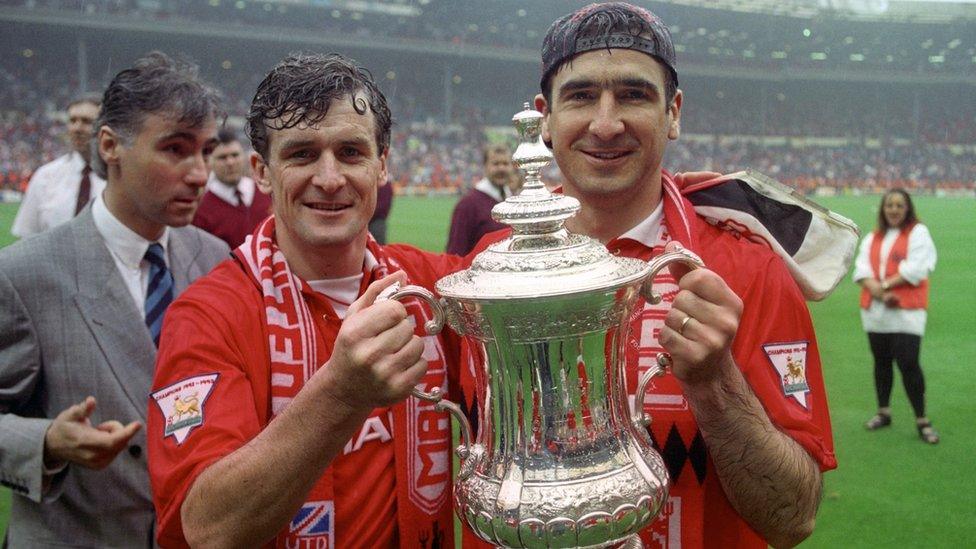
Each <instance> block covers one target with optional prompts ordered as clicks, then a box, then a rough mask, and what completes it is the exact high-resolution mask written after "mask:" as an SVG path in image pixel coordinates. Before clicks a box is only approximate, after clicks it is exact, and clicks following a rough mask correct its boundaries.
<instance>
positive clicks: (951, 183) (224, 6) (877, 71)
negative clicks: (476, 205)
mask: <svg viewBox="0 0 976 549" xmlns="http://www.w3.org/2000/svg"><path fill="white" fill-rule="evenodd" d="M584 3H586V2H585V1H581V0H573V1H566V2H559V3H551V2H531V3H527V2H517V1H514V0H495V1H493V2H447V1H445V0H376V1H372V2H352V1H342V0H333V1H332V2H330V3H329V6H327V7H323V5H322V3H321V2H315V1H312V0H306V1H302V0H288V1H279V0H262V1H250V0H236V1H235V0H208V1H205V2H204V1H191V0H91V1H84V2H83V1H80V0H0V29H2V31H3V32H0V52H2V55H0V185H2V186H3V188H6V189H22V188H23V186H24V185H25V184H26V181H27V178H28V177H29V174H30V173H31V171H32V170H33V169H34V168H36V167H37V166H39V165H41V164H42V163H44V162H46V161H48V160H50V159H51V158H53V157H55V156H57V155H58V154H61V153H62V151H63V150H64V148H65V145H64V144H63V142H62V141H61V139H62V138H61V134H62V133H63V131H62V128H63V121H64V116H65V115H64V112H63V110H62V109H63V107H64V104H65V103H66V101H67V99H68V98H69V97H71V96H72V95H74V94H75V93H76V92H77V91H79V90H82V89H85V90H97V89H99V87H100V86H101V85H103V84H104V82H105V81H106V80H107V78H108V77H109V76H111V74H113V73H114V72H115V70H116V67H119V66H122V65H124V64H125V63H126V62H127V61H129V60H131V59H133V58H135V57H136V56H138V55H140V54H142V53H144V52H145V51H148V50H150V49H161V50H163V51H166V52H168V53H183V54H185V55H187V56H189V57H191V58H193V59H195V60H196V61H198V62H200V63H201V66H202V69H203V71H204V74H205V75H206V76H207V77H208V78H209V80H210V81H212V82H214V83H215V84H216V85H217V86H218V87H219V88H221V89H222V90H223V91H224V92H225V94H226V97H227V108H228V111H229V113H230V115H231V118H230V123H231V124H240V120H241V118H242V116H243V115H244V114H245V112H246V109H247V106H248V104H249V103H250V99H251V95H250V94H251V93H252V91H253V90H254V89H255V88H256V85H257V83H258V81H259V80H260V79H261V76H262V75H263V74H264V72H265V71H266V70H267V68H268V67H270V66H271V65H272V64H273V63H274V62H275V61H277V60H278V59H280V58H281V57H282V56H283V55H284V54H285V53H287V52H289V51H295V50H317V51H323V50H338V51H342V52H344V53H347V54H350V55H352V56H354V57H357V58H358V59H359V60H360V61H362V62H363V63H364V64H366V65H367V66H369V67H371V68H373V71H374V73H375V74H376V75H377V76H378V80H380V81H381V83H382V85H383V86H384V91H385V92H386V93H387V95H388V96H389V98H390V100H391V104H392V106H393V112H394V115H395V127H394V141H393V149H392V154H391V175H392V176H393V178H394V184H395V186H396V188H397V189H398V191H399V192H412V193H425V192H438V193H440V192H444V193H448V192H461V191H463V190H464V189H465V188H466V187H467V186H468V185H470V184H471V182H472V181H474V180H475V179H477V178H478V177H479V175H480V171H481V166H480V161H479V156H478V152H477V151H478V150H479V149H480V147H481V146H482V145H483V144H484V143H485V142H486V141H488V140H494V139H511V138H512V136H513V132H512V131H511V130H510V123H509V119H510V118H511V115H512V114H513V113H514V112H515V111H517V110H519V108H520V107H521V104H522V102H523V101H525V100H529V99H531V97H532V95H533V94H534V93H535V92H536V89H537V85H538V84H537V79H538V43H539V41H540V40H541V35H542V33H544V31H545V28H546V25H547V24H548V22H550V21H551V20H552V19H553V18H554V17H555V16H556V15H557V14H559V13H562V12H563V11H565V10H567V9H570V8H571V7H572V6H574V5H581V4H584ZM557 4H558V5H557ZM647 4H648V5H649V6H650V7H651V9H653V10H654V11H655V12H657V13H659V14H660V15H661V16H662V17H663V18H664V19H665V20H666V21H668V22H669V23H670V24H671V27H672V31H673V33H674V35H675V41H676V47H677V49H678V59H679V71H680V74H681V87H682V89H683V90H684V92H685V108H684V111H683V121H682V129H683V134H682V138H681V140H679V142H678V143H677V144H676V146H675V147H672V148H671V149H670V150H669V153H668V157H667V158H666V161H665V164H666V165H667V166H669V167H670V168H671V169H672V170H674V171H680V170H693V169H712V170H716V171H726V172H728V171H734V170H738V169H744V168H753V169H757V170H759V171H763V172H765V173H768V174H770V175H772V176H774V177H777V178H779V179H781V180H783V181H784V182H787V183H789V184H792V185H795V186H797V187H798V188H800V189H803V190H804V191H806V192H844V191H845V190H852V189H853V190H857V191H859V192H860V191H861V190H873V189H880V188H886V187H889V186H892V185H900V186H905V187H908V188H911V189H914V190H915V191H916V192H953V193H955V192H963V193H968V194H973V193H974V192H976V100H974V97H976V94H974V93H973V92H974V91H976V70H974V69H976V6H974V5H972V4H968V5H962V6H959V5H954V6H952V9H951V10H949V11H948V12H946V13H949V14H950V15H951V16H952V17H951V18H949V17H942V16H941V15H939V14H942V13H943V11H944V10H932V9H931V8H928V7H927V5H924V6H923V5H922V4H921V3H919V2H910V1H897V0H890V1H889V2H883V3H877V2H860V3H859V2H855V1H846V2H839V1H827V0H790V1H788V2H773V1H766V0H719V1H717V2H713V1H710V2H704V1H697V0H678V1H674V2H648V3H647ZM875 4H885V5H886V6H887V7H888V10H886V11H885V10H878V9H875V8H877V6H875ZM869 8H870V9H869ZM913 10H914V11H913ZM936 12H938V13H936ZM911 13H915V14H916V15H917V17H914V18H912V17H908V16H907V15H906V14H911ZM937 15H938V16H937ZM105 34H110V35H111V38H112V39H111V40H105V39H104V35H105ZM552 176H553V178H558V172H556V171H553V174H552Z"/></svg>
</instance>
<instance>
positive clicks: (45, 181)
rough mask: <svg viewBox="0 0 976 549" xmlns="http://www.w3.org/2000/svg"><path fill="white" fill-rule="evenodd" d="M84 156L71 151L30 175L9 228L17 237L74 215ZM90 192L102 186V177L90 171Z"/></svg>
mask: <svg viewBox="0 0 976 549" xmlns="http://www.w3.org/2000/svg"><path fill="white" fill-rule="evenodd" d="M84 168H85V160H84V159H83V158H82V157H81V155H80V154H78V153H77V152H75V151H72V152H70V153H69V154H66V155H64V156H62V157H59V158H57V159H55V160H53V161H51V162H48V163H47V164H45V165H43V166H41V167H40V168H38V169H37V171H36V172H34V175H33V176H31V178H30V182H29V183H28V184H27V192H26V193H24V199H23V201H22V202H21V203H20V209H18V210H17V217H16V218H15V219H14V224H13V226H12V227H11V228H10V232H11V233H13V234H14V236H16V237H18V238H24V237H25V236H30V235H32V234H37V233H39V232H42V231H46V230H48V229H50V228H51V227H54V226H57V225H60V224H62V223H64V222H65V221H68V220H70V219H71V218H73V217H74V216H75V206H76V205H77V204H78V187H79V185H80V184H81V171H82V170H83V169H84ZM88 179H89V181H91V196H99V195H101V194H102V191H103V190H105V180H104V179H102V178H101V177H98V176H97V175H95V172H91V173H90V174H89V176H88Z"/></svg>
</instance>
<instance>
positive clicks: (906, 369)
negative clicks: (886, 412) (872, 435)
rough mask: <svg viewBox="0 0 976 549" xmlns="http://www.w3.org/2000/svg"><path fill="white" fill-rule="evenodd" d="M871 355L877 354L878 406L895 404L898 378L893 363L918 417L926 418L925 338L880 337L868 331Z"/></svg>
mask: <svg viewBox="0 0 976 549" xmlns="http://www.w3.org/2000/svg"><path fill="white" fill-rule="evenodd" d="M868 342H869V343H870V344H871V354H873V355H874V388H875V390H876V391H877V393H878V406H879V407H881V408H886V407H887V406H888V405H889V403H890V402H891V386H892V383H893V378H894V371H893V368H892V364H891V363H892V361H894V362H896V363H897V364H898V370H899V371H900V372H901V380H902V383H903V384H904V385H905V392H906V393H908V400H909V402H911V404H912V409H913V410H914V411H915V417H922V416H924V415H925V376H924V375H923V374H922V366H921V365H920V364H919V363H918V356H919V352H920V351H921V347H922V338H921V336H917V335H911V334H876V333H871V332H868Z"/></svg>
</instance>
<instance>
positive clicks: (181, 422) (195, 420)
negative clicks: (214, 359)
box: [152, 374, 218, 444]
mask: <svg viewBox="0 0 976 549" xmlns="http://www.w3.org/2000/svg"><path fill="white" fill-rule="evenodd" d="M217 376H218V374H206V375H202V376H195V377H191V378H188V379H184V380H182V381H177V382H176V383H174V384H172V385H170V386H168V387H163V388H162V389H160V390H158V391H156V392H155V393H153V394H152V397H153V400H155V401H156V404H157V405H158V406H159V410H160V411H161V412H162V413H163V417H164V418H166V427H165V430H164V432H163V438H165V437H168V436H172V437H173V438H175V439H176V443H177V444H183V441H184V440H186V437H187V436H188V435H189V434H190V431H192V430H193V428H194V427H199V426H200V425H203V404H204V403H205V402H206V401H207V397H208V396H210V392H211V391H213V388H214V384H215V383H217Z"/></svg>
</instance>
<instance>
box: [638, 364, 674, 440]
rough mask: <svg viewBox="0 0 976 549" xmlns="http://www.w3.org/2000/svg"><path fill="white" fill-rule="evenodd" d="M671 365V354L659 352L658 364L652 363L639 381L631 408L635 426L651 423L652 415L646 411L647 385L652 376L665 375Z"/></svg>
mask: <svg viewBox="0 0 976 549" xmlns="http://www.w3.org/2000/svg"><path fill="white" fill-rule="evenodd" d="M669 366H671V355H669V354H668V353H658V354H657V364H654V365H652V366H651V367H650V368H648V369H647V371H646V372H644V374H643V375H642V376H641V377H640V379H639V380H638V381H637V393H636V394H635V395H634V409H633V410H631V421H633V422H634V426H635V427H637V428H639V429H643V428H646V427H647V426H648V425H650V424H651V416H650V415H648V414H647V413H646V412H644V394H645V393H646V392H647V385H648V384H649V383H650V382H651V378H654V377H659V376H663V375H664V374H665V373H667V371H668V367H669Z"/></svg>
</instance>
